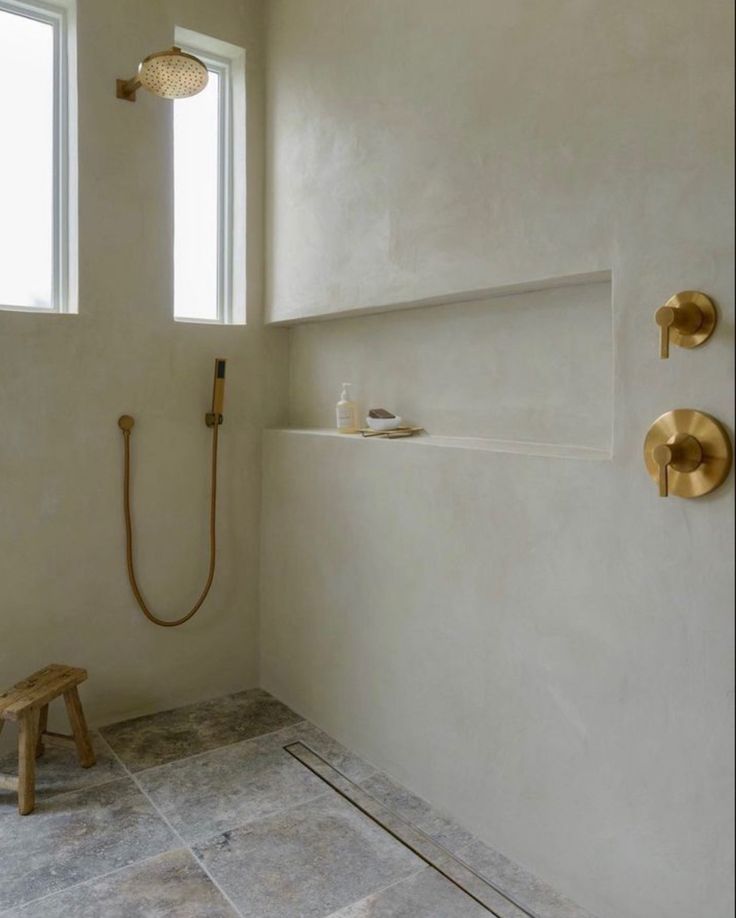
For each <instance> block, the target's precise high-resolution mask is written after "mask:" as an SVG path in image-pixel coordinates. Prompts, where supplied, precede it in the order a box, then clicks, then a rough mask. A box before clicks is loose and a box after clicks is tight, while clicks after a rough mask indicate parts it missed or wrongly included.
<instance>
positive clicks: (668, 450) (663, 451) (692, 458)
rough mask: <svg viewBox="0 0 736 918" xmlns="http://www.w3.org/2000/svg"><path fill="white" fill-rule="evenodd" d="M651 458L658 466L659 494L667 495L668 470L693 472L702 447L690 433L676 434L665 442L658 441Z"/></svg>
mask: <svg viewBox="0 0 736 918" xmlns="http://www.w3.org/2000/svg"><path fill="white" fill-rule="evenodd" d="M652 458H653V459H654V461H655V462H656V463H657V465H658V467H659V496H660V497H669V493H670V485H669V470H670V469H671V468H672V469H674V470H675V471H676V472H694V471H695V469H697V468H698V466H699V465H700V463H701V462H702V461H703V447H702V446H701V445H700V442H699V441H698V440H696V439H695V437H693V436H691V435H690V434H676V435H675V436H674V437H671V438H670V440H668V441H667V442H666V443H658V444H657V446H655V447H654V450H653V451H652Z"/></svg>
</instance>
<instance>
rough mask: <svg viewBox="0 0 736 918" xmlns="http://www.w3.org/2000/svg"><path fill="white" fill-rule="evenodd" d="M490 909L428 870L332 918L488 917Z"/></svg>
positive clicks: (343, 910)
mask: <svg viewBox="0 0 736 918" xmlns="http://www.w3.org/2000/svg"><path fill="white" fill-rule="evenodd" d="M489 914H490V913H489V912H488V911H487V909H485V908H483V907H482V906H480V905H478V903H477V902H475V901H474V900H473V899H471V898H470V897H469V896H466V895H465V893H464V892H462V891H461V890H460V889H458V888H457V886H455V885H453V884H452V883H450V882H449V880H446V879H445V878H444V877H442V876H440V874H438V873H437V872H436V871H434V870H432V869H431V868H429V867H427V868H426V869H424V870H422V871H421V873H418V874H415V875H414V876H411V877H409V878H408V879H406V880H401V881H400V882H399V883H395V884H394V885H393V886H390V887H389V888H388V889H386V890H384V891H383V892H379V893H375V894H374V895H372V896H369V897H368V898H367V899H363V900H362V901H361V902H356V903H355V904H354V905H349V906H348V907H347V908H344V909H341V910H340V911H339V912H335V913H334V914H333V915H332V916H331V918H429V916H430V915H431V918H489Z"/></svg>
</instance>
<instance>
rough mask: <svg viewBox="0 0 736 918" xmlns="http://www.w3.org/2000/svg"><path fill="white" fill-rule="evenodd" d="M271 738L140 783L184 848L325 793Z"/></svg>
mask: <svg viewBox="0 0 736 918" xmlns="http://www.w3.org/2000/svg"><path fill="white" fill-rule="evenodd" d="M277 736H280V734H274V735H273V736H268V737H263V738H262V739H256V740H249V741H246V742H244V743H237V744H236V745H234V746H225V747H223V748H222V749H215V750H214V751H212V752H207V753H204V754H203V755H199V756H196V757H194V758H190V759H184V760H182V761H181V762H173V763H171V764H170V765H164V766H163V767H161V768H152V769H149V770H148V771H143V772H140V773H139V774H138V776H137V777H138V780H139V781H140V782H141V785H142V786H143V788H144V789H145V791H146V793H147V794H149V796H150V797H151V799H152V800H153V802H154V803H155V805H156V806H157V807H158V808H159V809H160V810H161V812H162V813H163V814H164V815H165V816H166V818H167V819H168V820H169V822H170V823H171V825H172V826H173V827H174V828H175V829H176V831H177V832H179V834H180V835H181V836H182V837H183V838H184V839H186V840H187V841H188V842H192V841H196V840H197V839H206V838H210V837H211V836H213V835H216V834H217V833H218V832H224V831H225V830H227V829H232V828H234V827H236V826H240V825H243V824H244V823H246V822H250V821H251V820H254V819H260V818H262V817H264V816H268V815H270V814H272V813H275V812H277V811H279V810H283V809H285V808H287V807H290V806H294V805H296V804H299V803H304V802H305V801H307V800H312V799H314V798H315V797H319V796H321V795H323V794H325V793H331V791H330V789H329V788H328V787H327V785H326V784H325V783H324V782H323V781H320V779H319V778H317V777H315V775H313V774H312V773H311V772H310V771H309V769H307V768H305V767H304V766H303V765H302V764H301V763H300V762H297V761H296V759H294V758H292V757H291V756H290V755H289V754H288V753H286V752H284V750H283V749H282V748H281V747H282V743H281V741H279V740H277V739H276V737H277Z"/></svg>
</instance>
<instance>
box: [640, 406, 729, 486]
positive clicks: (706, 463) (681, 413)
mask: <svg viewBox="0 0 736 918" xmlns="http://www.w3.org/2000/svg"><path fill="white" fill-rule="evenodd" d="M731 459H732V450H731V441H730V440H729V437H728V434H727V433H726V431H725V429H724V428H723V427H722V426H721V424H719V423H718V421H716V419H715V418H712V417H711V416H710V415H708V414H705V413H704V412H702V411H695V410H694V409H691V408H678V409H677V410H675V411H668V412H667V413H666V414H663V415H662V417H660V418H657V420H656V421H655V422H654V423H653V424H652V426H651V427H650V428H649V431H648V433H647V436H646V440H645V441H644V461H645V463H646V466H647V470H648V472H649V474H650V475H651V476H652V478H653V479H654V480H655V481H656V482H657V486H658V488H659V496H660V497H669V496H670V494H676V495H677V496H678V497H702V496H703V495H704V494H709V493H710V492H711V491H713V490H714V489H715V488H717V487H718V486H719V485H721V484H723V482H724V481H725V480H726V478H727V476H728V473H729V470H730V468H731Z"/></svg>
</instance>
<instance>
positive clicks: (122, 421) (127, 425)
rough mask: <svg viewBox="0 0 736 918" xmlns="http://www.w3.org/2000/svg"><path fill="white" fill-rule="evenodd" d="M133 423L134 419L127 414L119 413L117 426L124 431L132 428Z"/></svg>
mask: <svg viewBox="0 0 736 918" xmlns="http://www.w3.org/2000/svg"><path fill="white" fill-rule="evenodd" d="M134 424H135V421H134V420H133V418H132V417H131V416H130V415H129V414H123V415H121V417H119V418H118V427H119V428H120V429H121V430H124V431H129V430H132V429H133V425H134Z"/></svg>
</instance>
